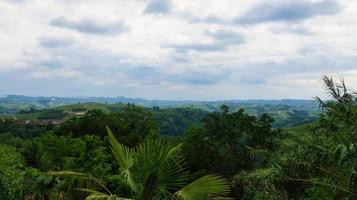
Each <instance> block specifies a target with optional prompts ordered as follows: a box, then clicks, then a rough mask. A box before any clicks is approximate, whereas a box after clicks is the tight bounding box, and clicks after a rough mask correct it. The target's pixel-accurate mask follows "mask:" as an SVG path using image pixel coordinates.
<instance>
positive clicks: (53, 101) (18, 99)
mask: <svg viewBox="0 0 357 200" xmlns="http://www.w3.org/2000/svg"><path fill="white" fill-rule="evenodd" d="M88 102H95V103H104V104H105V103H106V104H114V103H130V104H135V105H140V106H144V107H154V106H155V107H157V106H158V107H162V108H167V107H188V106H197V107H201V108H203V109H205V110H208V111H213V110H216V109H217V108H218V107H219V106H220V105H222V104H227V105H230V106H233V107H235V106H239V105H254V104H255V105H270V106H273V105H286V106H292V107H296V108H302V109H317V107H318V103H317V102H316V101H314V100H297V99H281V100H259V99H257V100H217V101H194V100H184V101H179V100H147V99H142V98H126V97H55V96H54V97H42V96H39V97H30V96H23V95H7V96H6V97H3V98H0V105H4V104H19V105H28V106H33V107H39V108H48V107H56V106H61V105H68V104H75V103H88Z"/></svg>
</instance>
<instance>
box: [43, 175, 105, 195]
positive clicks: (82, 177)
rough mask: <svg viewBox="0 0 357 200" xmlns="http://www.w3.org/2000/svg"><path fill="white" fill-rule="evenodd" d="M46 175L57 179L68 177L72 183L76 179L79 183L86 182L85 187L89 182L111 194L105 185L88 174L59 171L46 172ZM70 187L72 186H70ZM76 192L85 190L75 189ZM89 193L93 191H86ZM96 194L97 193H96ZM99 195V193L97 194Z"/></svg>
mask: <svg viewBox="0 0 357 200" xmlns="http://www.w3.org/2000/svg"><path fill="white" fill-rule="evenodd" d="M46 174H48V175H50V176H59V177H68V178H71V179H72V181H71V182H72V183H73V180H74V179H77V180H79V181H87V186H88V185H89V182H90V181H93V182H95V183H96V184H97V185H99V186H100V187H102V188H103V189H104V190H105V191H106V192H107V193H108V194H111V192H110V191H109V190H108V188H107V187H105V184H104V183H103V182H102V181H101V180H99V179H98V178H95V177H93V176H91V175H89V174H85V173H79V172H72V171H60V172H47V173H46ZM70 185H72V184H70ZM77 190H85V189H77ZM86 190H88V191H86V192H89V191H92V192H90V193H93V192H94V191H95V190H91V189H86ZM96 192H97V191H96ZM97 193H100V192H97Z"/></svg>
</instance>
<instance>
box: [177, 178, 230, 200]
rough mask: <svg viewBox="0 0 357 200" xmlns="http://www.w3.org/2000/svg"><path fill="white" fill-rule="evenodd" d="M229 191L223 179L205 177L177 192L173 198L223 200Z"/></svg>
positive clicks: (183, 199) (228, 186)
mask: <svg viewBox="0 0 357 200" xmlns="http://www.w3.org/2000/svg"><path fill="white" fill-rule="evenodd" d="M229 189H230V185H229V183H228V182H227V181H226V180H225V179H224V178H222V177H219V176H214V175H207V176H204V177H202V178H200V179H198V180H196V181H194V182H192V183H191V184H189V185H187V186H186V187H184V188H182V189H181V190H179V191H177V192H176V193H175V196H176V198H177V199H182V200H206V199H224V196H226V195H227V194H228V193H229Z"/></svg>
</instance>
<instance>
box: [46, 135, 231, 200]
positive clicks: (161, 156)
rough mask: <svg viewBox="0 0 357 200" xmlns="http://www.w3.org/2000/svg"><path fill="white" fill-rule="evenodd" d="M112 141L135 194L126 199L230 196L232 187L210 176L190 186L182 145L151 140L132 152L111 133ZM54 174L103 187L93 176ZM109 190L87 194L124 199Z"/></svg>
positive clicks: (197, 199)
mask: <svg viewBox="0 0 357 200" xmlns="http://www.w3.org/2000/svg"><path fill="white" fill-rule="evenodd" d="M108 139H109V141H110V144H111V148H112V151H113V154H114V156H115V159H116V160H117V161H118V163H119V165H120V172H121V174H122V175H123V178H124V179H125V181H126V183H127V184H128V185H129V186H130V189H131V190H132V195H131V196H130V197H126V198H134V199H140V200H156V199H157V200H158V199H182V200H203V199H213V198H218V197H222V196H224V195H227V194H228V191H229V184H228V183H227V182H226V181H225V180H224V179H223V178H221V177H219V176H214V175H207V176H204V177H202V178H200V179H198V180H196V181H194V182H192V183H190V184H188V185H187V183H188V182H189V172H188V171H187V170H186V168H185V161H184V158H183V156H182V155H181V153H180V148H181V145H177V146H172V145H170V144H168V143H166V142H164V141H162V140H152V139H149V140H146V141H145V142H144V143H142V144H140V145H138V146H137V147H136V148H129V147H127V146H125V145H123V144H121V143H119V142H118V141H117V140H116V139H115V137H114V135H113V133H112V132H111V131H110V130H109V129H108ZM51 174H52V175H54V176H56V175H60V176H66V175H69V176H76V177H78V178H83V177H85V178H87V179H88V178H89V179H92V180H95V182H97V183H100V181H97V180H96V179H94V178H91V177H90V176H85V175H84V174H79V173H75V172H52V173H51ZM100 185H102V186H104V185H103V184H100ZM105 190H106V193H103V192H99V191H93V190H90V189H84V190H83V191H86V192H89V193H91V194H90V195H89V196H88V197H87V199H120V198H119V197H118V196H117V195H113V194H111V193H110V191H109V190H107V189H105Z"/></svg>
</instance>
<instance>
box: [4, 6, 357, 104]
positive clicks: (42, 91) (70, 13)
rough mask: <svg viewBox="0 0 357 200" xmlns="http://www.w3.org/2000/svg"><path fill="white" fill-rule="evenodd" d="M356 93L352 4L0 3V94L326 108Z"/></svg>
mask: <svg viewBox="0 0 357 200" xmlns="http://www.w3.org/2000/svg"><path fill="white" fill-rule="evenodd" d="M324 75H327V76H332V77H335V78H336V79H339V78H341V77H343V78H344V79H345V81H346V83H347V85H348V86H349V87H350V88H352V89H353V88H354V89H356V90H357V1H356V0H239V1H238V0H0V95H6V94H21V95H29V96H108V97H116V96H125V97H141V98H147V99H169V100H170V99H171V100H174V99H175V100H183V99H190V100H218V99H281V98H294V99H311V98H312V97H314V96H320V97H323V98H324V97H327V94H326V92H325V90H324V88H323V84H322V81H321V79H322V77H323V76H324Z"/></svg>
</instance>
